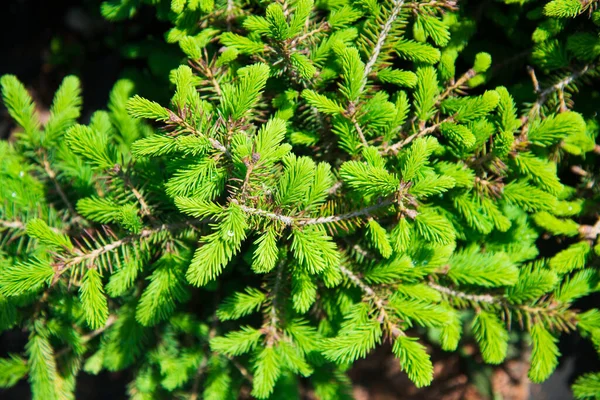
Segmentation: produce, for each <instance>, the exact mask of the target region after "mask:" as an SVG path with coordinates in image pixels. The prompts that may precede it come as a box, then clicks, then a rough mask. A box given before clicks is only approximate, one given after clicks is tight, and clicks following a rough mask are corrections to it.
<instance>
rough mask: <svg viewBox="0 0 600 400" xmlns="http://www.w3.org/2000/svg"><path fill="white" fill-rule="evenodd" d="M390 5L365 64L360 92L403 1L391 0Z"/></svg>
mask: <svg viewBox="0 0 600 400" xmlns="http://www.w3.org/2000/svg"><path fill="white" fill-rule="evenodd" d="M392 3H393V5H394V7H393V8H392V11H391V13H390V16H389V17H388V19H387V21H385V24H383V26H382V27H381V32H379V37H378V38H377V43H376V44H375V47H374V48H373V52H372V53H371V57H369V60H368V61H367V63H366V64H365V72H364V73H363V79H362V84H361V90H360V91H361V92H362V91H363V90H364V87H365V86H366V84H367V77H368V76H369V74H370V73H371V70H372V69H373V66H375V63H376V62H377V59H378V58H379V53H380V52H381V49H382V48H383V45H384V44H385V41H386V40H387V37H388V35H389V33H390V30H391V29H392V25H393V24H394V21H396V18H398V14H399V13H400V10H401V9H402V5H403V4H404V0H393V2H392Z"/></svg>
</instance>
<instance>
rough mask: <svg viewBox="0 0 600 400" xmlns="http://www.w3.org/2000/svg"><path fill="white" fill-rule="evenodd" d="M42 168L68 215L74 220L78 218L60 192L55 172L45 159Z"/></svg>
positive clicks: (65, 196) (62, 192) (63, 194)
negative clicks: (67, 210)
mask: <svg viewBox="0 0 600 400" xmlns="http://www.w3.org/2000/svg"><path fill="white" fill-rule="evenodd" d="M42 166H43V167H44V171H46V175H48V177H49V178H50V180H51V181H52V183H54V188H55V189H56V192H57V193H58V195H59V196H60V198H61V200H62V201H63V203H64V204H65V205H66V206H67V208H68V209H69V213H70V214H71V215H72V216H73V217H74V218H76V217H77V216H78V214H77V211H75V207H73V204H71V202H70V201H69V198H68V197H67V195H66V194H65V192H64V191H63V190H62V187H61V186H60V184H59V183H58V180H57V179H56V172H54V170H53V169H52V168H51V167H50V164H49V163H48V160H46V159H45V158H44V160H43V161H42Z"/></svg>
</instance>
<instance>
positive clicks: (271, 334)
mask: <svg viewBox="0 0 600 400" xmlns="http://www.w3.org/2000/svg"><path fill="white" fill-rule="evenodd" d="M284 266H285V261H284V260H282V261H281V262H280V263H279V265H278V266H277V269H276V272H275V284H274V285H273V291H272V295H271V309H270V310H269V325H268V327H267V329H266V331H267V346H272V345H273V342H274V341H276V340H277V339H278V334H277V328H278V325H279V315H278V314H277V313H278V311H279V310H278V308H279V293H280V291H281V283H282V281H283V270H284Z"/></svg>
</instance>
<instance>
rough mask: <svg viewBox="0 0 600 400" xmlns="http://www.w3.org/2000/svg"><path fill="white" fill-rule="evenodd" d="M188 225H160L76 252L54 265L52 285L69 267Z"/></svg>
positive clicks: (179, 223)
mask: <svg viewBox="0 0 600 400" xmlns="http://www.w3.org/2000/svg"><path fill="white" fill-rule="evenodd" d="M190 224H191V222H187V221H186V222H183V223H182V222H177V223H173V224H162V225H160V226H158V227H155V228H146V229H143V230H142V231H141V232H140V233H139V234H135V235H129V236H125V237H124V238H122V239H118V240H115V241H114V242H111V243H108V244H105V245H103V246H100V247H98V248H96V249H94V250H91V251H89V252H85V253H84V252H82V251H81V250H77V251H76V255H75V256H74V257H72V258H69V259H66V260H62V261H60V262H59V263H57V264H56V267H55V274H54V278H53V280H52V285H54V284H55V283H56V282H57V281H58V279H59V278H60V276H61V275H62V274H63V273H64V272H65V271H67V270H68V269H70V268H71V267H73V266H75V265H79V264H82V263H88V264H89V263H91V262H93V261H94V260H96V259H97V258H98V257H100V256H101V255H103V254H106V253H109V252H111V251H113V250H115V249H118V248H119V247H121V246H124V245H126V244H129V243H131V242H133V241H135V240H138V239H147V238H149V237H151V236H152V235H154V234H156V233H158V232H162V231H170V230H174V229H177V228H181V227H183V226H186V225H190Z"/></svg>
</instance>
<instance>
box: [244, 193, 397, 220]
mask: <svg viewBox="0 0 600 400" xmlns="http://www.w3.org/2000/svg"><path fill="white" fill-rule="evenodd" d="M392 204H394V200H393V199H385V200H382V201H380V202H379V203H376V204H373V205H371V206H367V207H365V208H361V209H359V210H356V211H351V212H349V213H346V214H339V215H331V216H329V217H318V218H305V217H294V216H288V215H282V214H277V213H274V212H271V211H267V210H261V209H259V208H254V207H249V206H246V205H243V204H242V205H240V208H241V209H242V211H244V212H245V213H247V214H252V215H257V216H260V217H265V218H269V219H272V220H275V221H279V222H281V223H283V224H284V225H288V226H302V225H319V224H330V223H335V222H340V221H345V220H349V219H352V218H356V217H360V216H364V215H370V214H371V213H373V212H374V211H377V210H379V209H381V208H384V207H388V206H390V205H392Z"/></svg>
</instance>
